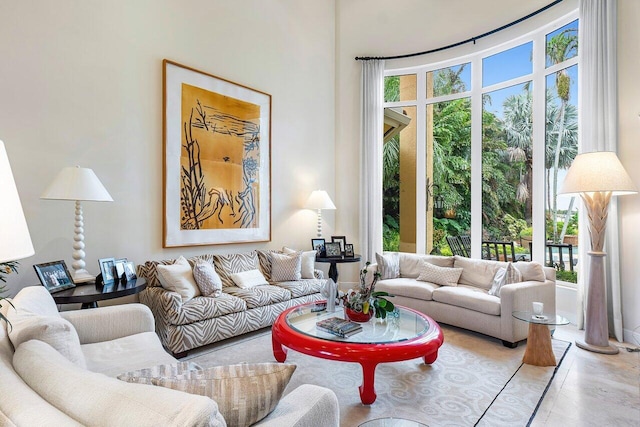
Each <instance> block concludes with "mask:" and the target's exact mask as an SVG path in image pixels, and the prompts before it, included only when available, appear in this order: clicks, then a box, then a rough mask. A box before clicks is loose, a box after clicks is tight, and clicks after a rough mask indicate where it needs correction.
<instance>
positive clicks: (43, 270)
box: [33, 260, 76, 293]
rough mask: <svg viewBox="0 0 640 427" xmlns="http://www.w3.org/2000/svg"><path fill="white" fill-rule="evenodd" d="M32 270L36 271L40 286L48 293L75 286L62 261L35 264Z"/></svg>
mask: <svg viewBox="0 0 640 427" xmlns="http://www.w3.org/2000/svg"><path fill="white" fill-rule="evenodd" d="M33 268H34V269H35V270H36V274H37V275H38V279H39V280H40V283H42V286H44V287H45V288H47V290H48V291H49V292H50V293H54V292H59V291H63V290H65V289H69V288H75V286H76V285H75V284H74V283H73V279H71V274H69V270H67V265H66V264H65V263H64V261H62V260H60V261H53V262H46V263H44V264H36V265H34V266H33Z"/></svg>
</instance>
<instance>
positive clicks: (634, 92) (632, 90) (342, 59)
mask: <svg viewBox="0 0 640 427" xmlns="http://www.w3.org/2000/svg"><path fill="white" fill-rule="evenodd" d="M547 4H549V1H548V0H535V1H533V0H532V1H527V2H514V1H510V0H483V1H474V0H450V1H447V2H443V1H436V0H428V1H425V0H402V1H397V2H393V3H389V2H388V1H386V0H349V1H339V2H338V3H337V18H336V31H337V41H338V47H337V50H336V61H337V72H336V76H337V81H336V87H337V92H336V97H337V99H336V117H337V119H336V146H337V148H339V155H338V156H337V157H336V165H337V168H336V179H337V182H339V183H341V182H349V183H353V184H355V183H357V182H358V173H359V168H357V167H354V165H357V164H358V159H359V157H358V156H359V149H358V143H359V137H360V128H359V120H360V104H359V103H360V64H359V63H358V62H357V61H355V60H354V57H356V56H388V55H398V54H405V53H411V52H419V51H424V50H428V49H433V48H438V47H441V46H445V45H448V44H451V43H455V42H459V41H462V40H466V39H468V38H471V37H473V36H475V35H478V34H482V33H484V32H486V31H490V30H492V29H494V28H497V27H499V26H501V25H504V24H506V23H509V22H511V21H514V20H516V19H518V18H521V17H523V16H525V15H527V14H529V13H531V12H533V11H534V10H537V9H539V8H541V7H543V6H545V5H547ZM618 4H619V6H618V7H619V36H618V37H619V58H620V59H619V61H620V62H619V69H620V71H619V76H620V82H619V94H620V102H619V105H620V133H619V136H620V140H619V143H620V150H619V151H620V157H621V160H622V162H623V163H624V165H625V166H626V168H627V170H629V172H630V174H631V176H632V178H633V179H634V181H635V182H636V183H638V185H639V186H640V171H639V170H638V168H637V167H635V168H634V167H633V166H635V164H636V163H637V160H638V158H640V144H638V143H637V141H638V138H640V118H639V117H638V114H639V113H640V106H639V105H638V102H639V101H638V100H639V99H640V86H639V85H638V79H637V76H638V75H640V65H639V64H638V60H637V58H638V57H639V56H640V47H638V43H637V41H638V40H639V39H640V29H639V26H638V22H640V2H638V1H637V0H619V1H618ZM577 6H578V1H577V0H565V1H564V2H562V3H560V4H558V5H556V6H554V7H553V8H552V9H551V10H549V11H547V12H545V13H543V14H541V15H538V16H537V17H536V18H533V19H530V20H528V21H525V22H524V23H522V24H519V26H518V28H517V29H514V30H505V31H503V32H500V33H497V34H495V35H493V36H490V37H488V38H486V39H483V40H480V41H478V42H477V44H476V46H473V45H471V44H469V45H464V46H461V47H458V48H455V49H451V50H448V51H445V52H441V53H438V54H433V55H429V56H420V57H417V58H413V59H403V60H393V61H387V63H386V68H387V69H393V68H402V67H408V66H412V65H418V64H424V63H427V62H429V63H431V62H438V61H441V60H444V59H446V58H451V57H457V56H462V55H464V54H466V53H469V52H470V49H483V48H487V47H490V46H494V45H496V44H499V43H501V42H504V41H507V40H509V39H510V38H511V37H513V34H514V33H516V32H517V34H522V33H525V32H528V31H531V30H532V29H534V28H536V27H537V26H539V25H541V24H542V23H546V22H549V19H555V18H558V17H560V16H562V15H564V14H566V13H569V12H570V11H572V10H575V9H576V8H577ZM634 169H635V170H634ZM352 194H353V193H352V192H351V189H350V188H344V189H343V188H342V187H339V190H338V194H337V200H336V205H338V206H339V209H338V210H337V211H336V212H337V213H336V228H337V230H338V232H340V233H345V234H350V235H353V236H354V239H355V238H356V237H357V236H358V215H359V214H358V200H357V198H355V197H353V196H352ZM619 203H620V205H619V206H620V212H621V228H620V244H621V260H620V262H621V270H622V282H623V283H622V287H623V289H622V293H623V295H622V296H623V321H624V327H625V337H627V338H626V339H627V340H630V338H629V334H630V331H631V330H633V329H634V328H638V326H640V308H639V307H640V271H639V270H640V263H639V262H638V260H639V258H638V253H639V251H638V244H637V242H638V241H640V229H638V227H637V224H638V223H639V220H640V196H628V197H625V198H620V200H619ZM356 241H357V240H356ZM351 273H352V274H353V271H352V272H351ZM570 294H571V293H567V295H570ZM564 296H565V295H564V294H563V295H562V297H563V303H564V301H566V298H564ZM563 309H565V310H566V309H567V308H565V307H564V306H563ZM639 330H640V329H639ZM639 339H640V337H639Z"/></svg>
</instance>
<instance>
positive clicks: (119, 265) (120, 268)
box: [113, 258, 127, 282]
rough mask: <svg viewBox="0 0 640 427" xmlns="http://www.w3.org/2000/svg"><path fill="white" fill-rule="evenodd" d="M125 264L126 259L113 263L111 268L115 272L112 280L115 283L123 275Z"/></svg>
mask: <svg viewBox="0 0 640 427" xmlns="http://www.w3.org/2000/svg"><path fill="white" fill-rule="evenodd" d="M126 263H127V259H126V258H119V259H117V260H115V261H114V262H113V268H114V271H115V277H114V280H115V281H116V282H117V281H118V280H120V279H122V276H123V275H124V266H125V264H126Z"/></svg>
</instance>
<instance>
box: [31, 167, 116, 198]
mask: <svg viewBox="0 0 640 427" xmlns="http://www.w3.org/2000/svg"><path fill="white" fill-rule="evenodd" d="M40 198H41V199H54V200H86V201H93V202H113V199H112V198H111V195H110V194H109V192H108V191H107V189H106V188H104V186H103V185H102V183H101V182H100V180H99V179H98V177H97V176H96V174H95V173H93V170H91V169H88V168H81V167H79V166H76V167H67V168H64V169H62V170H61V171H60V173H59V174H58V176H56V178H55V179H54V180H53V182H52V183H51V184H50V185H49V187H48V188H47V189H46V190H45V191H44V193H42V196H40Z"/></svg>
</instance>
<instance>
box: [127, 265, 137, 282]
mask: <svg viewBox="0 0 640 427" xmlns="http://www.w3.org/2000/svg"><path fill="white" fill-rule="evenodd" d="M124 274H125V277H126V278H127V282H128V281H131V280H134V279H137V278H138V276H137V275H136V266H135V264H134V263H133V261H127V262H126V263H125V264H124Z"/></svg>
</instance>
